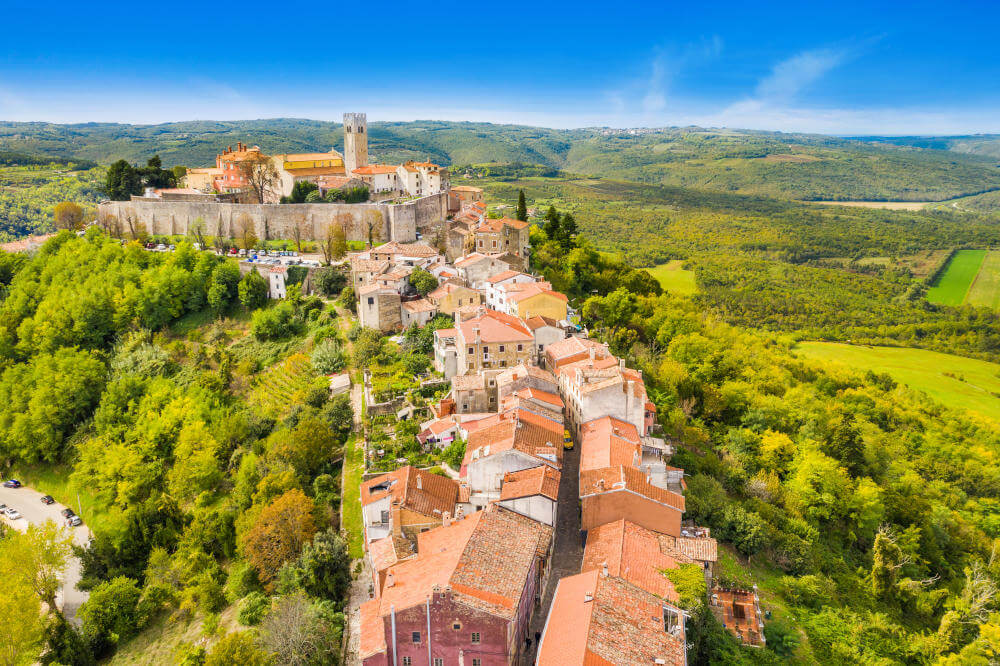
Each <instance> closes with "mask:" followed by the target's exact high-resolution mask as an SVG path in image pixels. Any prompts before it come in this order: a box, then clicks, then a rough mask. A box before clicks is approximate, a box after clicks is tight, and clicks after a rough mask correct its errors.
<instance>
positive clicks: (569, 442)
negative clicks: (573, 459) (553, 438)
mask: <svg viewBox="0 0 1000 666" xmlns="http://www.w3.org/2000/svg"><path fill="white" fill-rule="evenodd" d="M563 448H564V449H567V450H569V449H572V448H573V438H572V437H571V436H570V434H569V430H566V429H563Z"/></svg>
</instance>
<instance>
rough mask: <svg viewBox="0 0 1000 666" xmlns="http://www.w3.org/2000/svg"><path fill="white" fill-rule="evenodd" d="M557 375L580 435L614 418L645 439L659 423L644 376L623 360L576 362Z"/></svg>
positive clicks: (560, 391)
mask: <svg viewBox="0 0 1000 666" xmlns="http://www.w3.org/2000/svg"><path fill="white" fill-rule="evenodd" d="M550 349H551V347H550ZM557 376H558V378H559V393H560V395H562V398H563V401H564V402H565V403H566V415H567V417H568V418H569V421H570V423H571V425H572V427H574V428H576V430H577V432H579V430H580V428H581V426H582V425H583V424H584V423H586V422H588V421H593V420H595V419H599V418H601V417H604V416H613V417H615V418H617V419H619V420H621V421H625V422H626V423H631V424H632V425H634V426H635V427H636V429H637V430H638V431H639V434H640V436H645V435H646V434H648V432H649V429H650V427H651V426H652V425H653V424H655V422H656V407H655V406H654V405H653V403H651V402H650V401H649V400H648V399H647V397H646V385H645V383H644V382H643V380H642V375H641V374H640V373H639V372H637V371H636V370H632V369H631V368H626V367H625V361H624V360H621V361H618V362H616V359H614V357H609V358H606V359H604V360H600V361H599V360H590V359H587V360H586V361H577V362H576V363H570V364H569V365H565V366H563V367H562V368H560V369H559V372H558V373H557Z"/></svg>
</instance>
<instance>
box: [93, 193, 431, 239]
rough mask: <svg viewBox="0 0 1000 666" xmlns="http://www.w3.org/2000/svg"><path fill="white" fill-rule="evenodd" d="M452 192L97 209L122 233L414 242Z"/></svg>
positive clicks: (139, 203)
mask: <svg viewBox="0 0 1000 666" xmlns="http://www.w3.org/2000/svg"><path fill="white" fill-rule="evenodd" d="M447 214H448V193H447V192H440V193H438V194H431V195H428V196H425V197H421V198H419V199H414V200H413V201H407V202H404V203H397V204H392V203H362V204H337V203H317V204H237V203H217V202H191V201H162V200H151V199H145V200H133V201H106V202H104V203H101V204H99V205H98V207H97V217H98V221H99V222H101V223H102V224H105V223H107V222H108V220H109V218H111V217H113V218H115V219H117V221H118V224H119V225H120V228H121V229H122V230H123V232H128V230H129V229H130V228H131V225H135V224H140V223H141V224H142V225H144V226H145V228H146V231H148V232H149V233H150V234H154V235H187V234H189V233H191V230H192V228H193V227H194V226H195V225H196V224H201V225H202V233H203V234H205V235H207V236H224V237H231V238H238V237H239V236H240V235H241V232H242V229H243V228H244V227H245V226H246V225H251V226H252V227H253V230H254V235H255V236H257V238H260V239H262V240H270V239H277V238H293V237H294V232H293V230H294V229H295V228H296V227H298V228H300V229H301V233H302V238H303V239H305V240H320V239H322V238H323V237H324V236H325V235H326V233H327V230H328V229H329V228H330V225H333V224H337V225H342V226H343V227H344V232H345V234H346V236H347V239H348V240H355V241H362V240H367V239H368V227H369V225H373V226H374V228H375V229H377V230H378V233H377V236H378V238H380V239H381V240H383V241H399V242H401V243H409V242H413V241H415V240H416V238H417V235H416V234H417V228H418V227H425V226H428V225H431V224H434V223H436V222H440V221H443V220H444V219H445V217H446V216H447Z"/></svg>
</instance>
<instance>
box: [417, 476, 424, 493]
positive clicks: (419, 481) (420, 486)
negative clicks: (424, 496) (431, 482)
mask: <svg viewBox="0 0 1000 666" xmlns="http://www.w3.org/2000/svg"><path fill="white" fill-rule="evenodd" d="M423 489H424V483H423V477H421V476H420V474H417V490H423Z"/></svg>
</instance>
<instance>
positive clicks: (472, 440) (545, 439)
mask: <svg viewBox="0 0 1000 666" xmlns="http://www.w3.org/2000/svg"><path fill="white" fill-rule="evenodd" d="M490 421H491V424H490V425H486V426H485V427H482V428H480V429H477V430H476V431H475V432H471V433H470V434H469V439H468V444H467V445H466V449H465V459H464V460H463V461H462V466H463V467H464V466H466V465H469V464H470V463H471V462H473V461H474V460H479V459H480V458H484V457H488V456H492V455H496V454H497V453H501V452H503V451H510V450H512V449H515V450H518V451H520V452H522V453H525V454H527V455H530V456H534V457H536V458H538V459H539V460H543V461H545V462H546V463H547V464H549V465H553V466H556V467H558V466H560V465H561V464H562V454H563V445H562V425H561V424H558V423H555V422H553V421H551V420H550V419H547V418H545V417H543V416H539V415H537V414H534V413H532V412H529V411H528V410H525V409H519V410H516V412H506V413H504V414H499V415H497V417H496V420H495V421H493V420H492V419H491V420H490Z"/></svg>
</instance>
